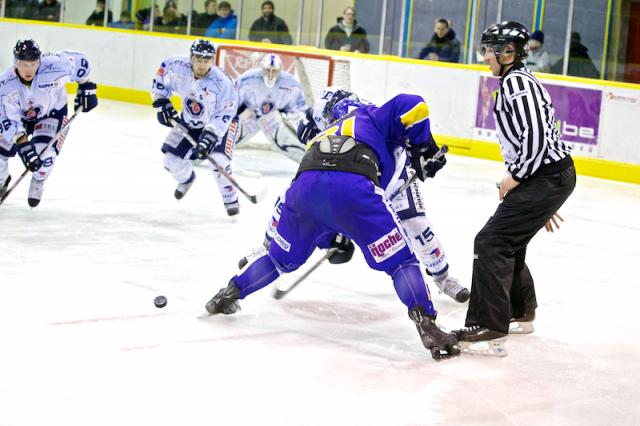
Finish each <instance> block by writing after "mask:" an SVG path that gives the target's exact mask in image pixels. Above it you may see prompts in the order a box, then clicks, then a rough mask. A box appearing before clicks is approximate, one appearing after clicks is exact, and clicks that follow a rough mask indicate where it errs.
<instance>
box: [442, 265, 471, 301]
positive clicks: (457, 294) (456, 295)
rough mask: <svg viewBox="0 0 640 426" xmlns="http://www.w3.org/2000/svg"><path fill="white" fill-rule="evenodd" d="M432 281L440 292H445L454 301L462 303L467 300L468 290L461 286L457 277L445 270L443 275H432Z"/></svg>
mask: <svg viewBox="0 0 640 426" xmlns="http://www.w3.org/2000/svg"><path fill="white" fill-rule="evenodd" d="M434 282H435V283H436V286H437V287H438V290H440V293H444V294H446V295H447V296H449V297H450V298H452V299H453V300H455V301H456V302H459V303H464V302H466V301H467V300H469V290H468V289H467V288H466V287H463V286H461V285H460V283H459V281H458V279H457V278H454V277H452V276H451V275H449V274H448V273H447V272H445V273H444V276H443V277H437V278H436V277H434Z"/></svg>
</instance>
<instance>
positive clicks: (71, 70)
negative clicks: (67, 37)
mask: <svg viewBox="0 0 640 426" xmlns="http://www.w3.org/2000/svg"><path fill="white" fill-rule="evenodd" d="M90 72H91V67H90V65H89V60H88V59H87V57H86V56H85V55H84V54H82V53H80V52H74V51H62V52H60V53H57V54H48V55H44V56H42V58H41V59H40V67H39V68H38V71H37V72H36V74H35V76H34V77H33V80H32V81H31V83H30V84H24V83H22V82H21V81H20V78H19V77H18V74H17V72H16V70H15V68H14V67H13V66H12V67H11V68H9V69H8V70H6V71H5V72H4V73H2V75H0V98H1V101H2V104H3V106H4V108H5V113H6V114H7V115H8V116H9V117H11V118H12V119H13V120H15V121H17V122H19V124H18V131H24V128H23V126H22V123H21V122H20V121H21V120H20V118H22V119H24V120H26V121H39V120H41V119H43V118H46V117H50V116H56V115H57V114H58V113H59V112H60V111H62V110H63V109H64V108H65V107H66V106H67V90H66V88H65V84H67V83H69V82H70V81H75V82H78V83H84V82H85V81H87V80H88V79H89V73H90ZM58 118H59V117H58Z"/></svg>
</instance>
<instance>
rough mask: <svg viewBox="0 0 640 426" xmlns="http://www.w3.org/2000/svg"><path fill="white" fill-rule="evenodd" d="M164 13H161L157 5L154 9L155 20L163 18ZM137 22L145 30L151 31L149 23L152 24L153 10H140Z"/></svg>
mask: <svg viewBox="0 0 640 426" xmlns="http://www.w3.org/2000/svg"><path fill="white" fill-rule="evenodd" d="M161 15H162V12H161V11H160V5H159V4H157V3H156V5H155V7H154V9H153V17H154V19H155V18H157V17H158V16H161ZM136 20H137V21H138V23H139V24H141V25H142V27H143V28H144V29H145V30H148V29H149V23H150V22H151V8H150V7H148V8H146V9H139V10H138V11H137V12H136Z"/></svg>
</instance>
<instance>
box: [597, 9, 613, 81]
mask: <svg viewBox="0 0 640 426" xmlns="http://www.w3.org/2000/svg"><path fill="white" fill-rule="evenodd" d="M607 3H608V5H607V18H606V19H607V23H606V25H605V27H604V42H603V44H604V45H603V46H602V64H601V68H600V69H601V70H602V72H601V73H600V79H601V80H604V79H605V77H606V76H605V75H604V70H605V68H606V66H607V56H609V26H610V25H611V6H612V3H613V1H612V0H609V1H608V2H607Z"/></svg>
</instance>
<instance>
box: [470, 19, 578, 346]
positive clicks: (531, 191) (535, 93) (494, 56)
mask: <svg viewBox="0 0 640 426" xmlns="http://www.w3.org/2000/svg"><path fill="white" fill-rule="evenodd" d="M528 40H529V33H528V31H527V29H526V28H525V27H524V26H523V25H521V24H519V23H517V22H512V21H509V22H502V23H500V24H496V25H493V26H491V27H489V28H488V29H487V30H485V31H484V32H483V33H482V41H481V46H480V52H479V53H480V54H481V55H482V56H483V57H484V62H485V63H486V64H487V65H489V67H490V69H491V73H492V74H493V75H494V76H496V77H500V90H499V93H498V95H497V97H496V100H495V107H494V115H495V119H496V123H497V126H496V127H497V133H498V139H499V141H500V150H501V152H502V156H503V157H504V161H505V165H506V166H507V175H506V176H505V177H504V178H503V179H502V181H501V182H500V183H499V186H498V188H499V195H500V200H501V201H502V202H501V203H500V205H499V206H498V208H497V210H496V212H495V213H494V215H493V216H492V217H491V218H489V221H488V222H487V223H486V224H485V225H484V227H483V228H482V229H481V230H480V232H479V233H478V235H477V236H476V239H475V242H474V261H473V277H472V286H471V299H470V300H469V309H468V311H467V318H466V322H465V326H466V327H467V328H465V329H462V330H460V331H459V332H458V334H459V337H460V340H461V343H460V344H461V346H462V347H463V349H467V351H468V352H472V353H473V352H475V351H474V349H473V348H477V347H483V348H486V347H489V348H494V349H495V350H489V351H488V352H489V353H487V354H488V355H499V356H504V355H506V351H505V350H504V347H503V346H502V343H503V342H504V341H505V340H506V339H505V336H506V335H507V334H508V333H509V330H510V327H509V325H510V322H514V323H515V324H514V325H517V328H516V329H515V330H514V327H513V326H512V327H511V330H512V331H511V332H512V333H514V332H517V333H530V332H532V331H533V322H532V321H533V319H534V318H535V309H536V307H537V302H536V295H535V290H534V285H533V278H532V277H531V273H530V272H529V268H528V267H527V264H526V262H525V255H526V252H527V244H529V241H531V238H533V236H534V235H535V234H536V233H537V232H538V231H539V230H540V229H541V228H542V227H545V228H546V229H547V231H553V225H555V226H556V227H558V222H556V219H559V220H562V218H561V217H560V216H559V215H558V214H557V211H558V209H559V208H560V206H562V204H563V203H564V202H565V201H566V200H567V198H569V195H571V192H572V191H573V188H574V187H575V184H576V173H575V169H574V167H573V160H572V159H571V156H570V155H569V151H570V148H569V147H568V146H567V145H566V144H565V143H564V142H563V141H562V139H561V138H560V134H559V132H558V129H557V128H556V127H555V117H554V110H553V104H552V102H551V98H550V97H549V93H547V91H546V90H545V88H544V87H543V86H542V84H540V82H539V81H538V79H537V78H536V77H534V76H533V75H532V74H531V72H530V71H529V70H528V69H527V68H525V66H524V65H523V63H522V61H523V60H524V59H525V58H526V56H527V53H526V51H525V46H526V44H527V42H528ZM482 341H485V342H486V341H490V342H489V345H474V344H473V343H474V342H482ZM482 352H484V350H483V351H482Z"/></svg>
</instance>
